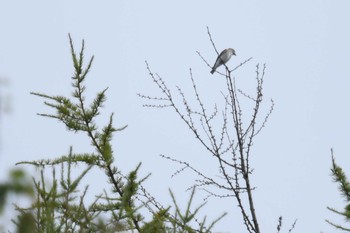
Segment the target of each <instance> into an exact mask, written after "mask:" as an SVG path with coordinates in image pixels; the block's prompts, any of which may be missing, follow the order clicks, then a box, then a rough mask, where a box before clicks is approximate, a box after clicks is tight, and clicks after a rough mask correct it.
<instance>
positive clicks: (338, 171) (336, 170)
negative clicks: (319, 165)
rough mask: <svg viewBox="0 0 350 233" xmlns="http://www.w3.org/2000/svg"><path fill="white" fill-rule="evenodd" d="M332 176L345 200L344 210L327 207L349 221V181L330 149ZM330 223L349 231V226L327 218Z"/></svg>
mask: <svg viewBox="0 0 350 233" xmlns="http://www.w3.org/2000/svg"><path fill="white" fill-rule="evenodd" d="M331 172H332V177H333V181H334V182H336V183H338V185H339V192H340V194H341V195H342V196H343V198H344V201H345V202H347V204H346V206H345V208H344V211H338V210H336V209H334V208H331V207H327V208H328V209H329V210H330V211H332V212H333V213H336V214H338V215H341V216H343V217H344V219H345V221H347V222H348V221H350V183H349V181H348V179H347V177H346V175H345V173H344V171H343V169H342V168H341V167H339V166H338V165H337V164H336V162H335V158H334V156H333V151H332V168H331ZM326 222H328V223H329V224H330V225H332V226H334V227H335V228H337V229H340V230H343V231H349V232H350V227H344V226H342V225H339V224H335V223H333V222H331V221H329V220H326Z"/></svg>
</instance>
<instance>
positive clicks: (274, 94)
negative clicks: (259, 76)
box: [0, 0, 350, 233]
mask: <svg viewBox="0 0 350 233" xmlns="http://www.w3.org/2000/svg"><path fill="white" fill-rule="evenodd" d="M349 9H350V3H349V1H345V0H344V1H324V0H310V1H300V0H295V1H277V0H275V1H272V0H268V1H257V0H256V1H236V0H235V1H155V0H148V1H88V0H77V1H65V0H61V1H44V0H42V1H38V0H34V1H16V0H13V1H5V0H0V30H1V33H0V34H1V36H0V77H1V79H2V80H4V79H5V80H7V82H8V84H7V85H2V86H0V95H1V98H4V96H6V98H7V97H8V96H10V97H11V98H10V100H11V102H10V104H11V108H12V111H11V112H10V113H8V112H5V113H1V115H0V126H1V144H0V145H1V148H0V150H1V151H0V180H4V179H5V177H6V176H7V173H8V171H9V169H11V168H12V167H13V166H14V164H15V163H16V162H18V161H21V160H34V159H41V158H55V157H57V156H59V155H63V154H66V153H67V152H68V150H69V146H71V145H72V146H73V148H74V151H76V152H91V151H92V150H93V149H92V148H91V147H90V145H89V140H88V139H87V138H86V137H85V135H83V134H74V133H71V132H67V131H66V130H65V127H64V126H63V125H61V124H59V123H58V122H57V121H55V120H52V119H45V118H41V117H39V116H37V115H36V113H38V112H50V109H48V108H46V107H45V106H44V105H43V103H42V100H41V99H40V98H37V97H35V96H32V95H30V94H29V93H30V92H31V91H37V92H44V93H47V94H65V95H69V94H70V93H71V91H72V89H71V85H70V77H71V75H72V73H73V67H72V64H71V57H70V51H69V44H68V33H71V35H72V38H73V40H74V43H75V45H76V46H77V48H78V47H79V46H80V41H81V40H82V39H85V41H86V57H89V56H91V55H95V62H94V65H93V67H92V71H91V73H90V76H89V77H88V81H87V92H88V93H90V94H91V95H90V96H93V94H94V93H96V92H97V91H100V90H102V89H104V88H105V87H109V89H108V92H107V95H108V101H107V103H106V107H105V109H104V111H105V112H104V114H102V116H101V117H100V120H101V121H99V123H101V124H103V123H106V122H107V119H108V114H109V113H110V112H114V113H115V125H116V126H124V125H128V128H127V129H126V130H124V131H122V132H120V133H118V134H117V135H116V136H115V137H114V139H113V146H114V150H115V152H116V154H117V158H116V164H117V165H118V166H119V167H121V169H122V170H123V171H125V172H126V171H129V170H130V169H132V168H134V167H135V166H136V165H137V163H138V162H139V161H142V163H143V166H142V169H141V170H142V174H147V173H148V172H151V173H152V176H151V177H150V179H149V180H148V181H147V186H148V187H149V189H150V190H151V192H152V191H153V192H154V194H155V195H156V196H157V197H158V198H159V199H160V200H161V201H164V202H166V201H169V195H168V188H171V189H172V190H173V191H174V192H175V194H176V195H177V196H179V200H183V201H185V200H186V198H187V196H188V195H189V194H188V192H187V193H184V190H185V189H186V188H187V185H188V184H190V181H191V180H193V179H194V178H195V177H194V176H193V175H191V174H190V173H184V174H183V175H182V176H178V177H176V178H173V179H171V178H170V176H171V174H172V172H174V171H175V170H176V169H177V168H178V167H177V166H176V165H175V164H172V163H170V162H169V161H165V160H163V159H161V158H160V157H159V154H165V155H169V156H172V157H174V158H179V159H187V160H189V161H191V162H192V163H193V164H195V165H196V166H197V165H198V166H199V167H201V168H204V169H213V168H212V167H211V166H212V164H211V163H209V162H208V161H209V160H207V159H203V158H204V157H206V156H208V155H205V151H204V150H203V148H201V147H200V145H199V144H198V143H197V142H196V141H195V138H194V136H193V134H191V132H190V131H189V130H188V129H187V128H186V126H185V125H184V124H183V122H181V120H180V119H179V118H178V117H177V116H176V115H175V114H174V112H173V111H171V109H146V108H143V107H142V104H144V103H145V101H144V100H142V99H140V98H138V97H137V95H136V94H137V93H144V94H150V95H158V94H159V90H157V88H155V86H154V85H153V83H152V82H151V80H150V79H149V77H148V72H147V70H146V67H145V62H144V61H145V60H147V61H148V62H149V64H150V66H151V68H152V69H153V70H154V71H156V72H158V73H159V74H160V75H162V77H163V78H164V80H165V81H166V82H167V83H169V86H170V87H175V85H179V86H181V87H183V88H185V89H186V88H187V86H188V85H189V84H190V83H189V68H192V69H193V73H194V77H195V79H196V81H197V83H198V86H199V88H200V92H201V93H202V94H203V95H204V96H205V97H206V98H208V99H213V102H215V101H216V99H215V98H217V96H218V95H217V92H218V90H219V89H220V87H221V86H222V80H220V78H219V77H218V76H217V75H211V74H210V68H209V67H207V66H206V65H205V64H204V63H203V62H202V60H201V59H200V58H199V57H198V55H197V54H196V51H199V52H201V54H202V55H203V56H204V57H205V58H206V59H207V60H208V61H209V62H211V63H214V61H215V59H216V54H215V51H214V50H213V48H212V47H211V44H210V41H209V39H208V36H207V31H206V27H207V26H208V27H209V28H210V30H211V33H212V36H213V38H214V40H215V43H216V46H217V47H218V49H219V50H222V49H225V48H229V47H232V48H234V49H235V50H236V53H237V56H236V57H234V58H233V59H231V61H230V62H229V66H230V67H233V66H235V64H237V63H240V62H242V61H244V60H245V59H247V58H249V57H254V59H253V60H252V61H251V62H250V63H249V64H247V65H246V66H244V67H243V68H241V69H240V70H239V71H237V74H236V78H237V80H238V81H237V82H238V85H241V86H242V87H246V88H249V85H250V84H252V83H253V82H252V80H254V71H255V70H254V69H255V68H254V67H255V65H256V64H257V63H261V64H263V63H266V65H267V71H266V76H265V83H264V84H265V86H264V94H265V97H264V98H265V100H266V101H268V100H269V99H270V98H272V99H274V101H275V104H276V105H275V110H274V112H273V114H272V116H271V118H270V121H269V122H268V124H267V127H266V128H265V129H264V130H263V132H262V133H261V134H260V136H259V137H258V138H257V139H256V141H255V144H254V151H253V152H254V154H253V156H252V163H253V164H254V166H255V171H254V175H253V182H254V185H255V186H257V189H256V191H255V192H254V195H255V198H256V205H257V213H258V217H259V220H260V225H261V228H262V231H263V232H275V231H276V223H277V219H278V217H279V216H280V215H283V217H284V219H285V224H286V225H285V227H287V226H290V225H291V224H292V223H293V221H294V219H298V223H297V225H296V229H295V230H294V232H300V233H304V232H320V231H323V232H333V231H334V230H333V229H332V228H330V226H328V225H327V224H326V223H325V222H324V220H325V219H326V218H330V219H335V220H339V222H341V220H342V219H341V218H334V216H333V214H332V213H330V212H329V211H327V209H326V207H327V206H332V207H337V208H339V209H342V208H343V206H344V204H343V203H342V201H341V198H340V195H339V194H338V192H337V187H336V185H335V184H334V183H332V179H331V177H330V176H329V175H330V170H329V168H330V165H331V156H330V149H331V148H332V147H333V148H334V150H335V155H336V159H337V161H338V163H339V164H341V165H342V166H343V167H344V169H345V171H347V172H348V174H350V168H349V166H348V164H349V162H350V159H349V154H350V149H349V147H348V145H349V140H350V139H349V138H350V137H349V128H350V122H349V119H350V111H349V109H350V106H349V93H350V92H349V86H350V81H349V80H350V79H349V77H348V76H349V53H350V43H349V41H350V33H349V22H350V14H349ZM220 82H221V83H220ZM220 85H221V86H220ZM219 96H220V95H219ZM217 101H220V98H218V99H217ZM267 107H268V106H267ZM265 110H266V108H265ZM77 169H80V168H79V167H78V168H77ZM93 172H94V174H93V175H91V176H89V177H88V179H89V180H88V183H90V184H91V185H93V186H94V187H96V189H100V188H106V187H108V186H107V184H104V183H103V182H101V179H102V178H103V177H104V173H103V172H101V171H98V170H94V171H93ZM99 176H100V177H101V179H100V178H97V177H99ZM211 201H212V202H211V203H210V204H209V205H208V208H207V209H206V211H207V212H206V213H205V214H207V215H208V216H209V217H211V218H215V217H217V216H219V215H220V214H221V213H223V212H224V211H227V212H229V213H230V214H229V215H228V216H227V217H226V218H225V219H224V220H222V221H221V222H220V223H219V224H218V225H217V228H216V230H217V231H221V232H244V227H242V225H241V217H240V216H239V212H238V211H237V209H236V208H235V206H236V204H235V203H234V204H232V202H230V201H229V200H226V201H222V200H220V201H217V200H215V199H212V200H211ZM198 202H200V200H198ZM286 231H287V229H285V232H286Z"/></svg>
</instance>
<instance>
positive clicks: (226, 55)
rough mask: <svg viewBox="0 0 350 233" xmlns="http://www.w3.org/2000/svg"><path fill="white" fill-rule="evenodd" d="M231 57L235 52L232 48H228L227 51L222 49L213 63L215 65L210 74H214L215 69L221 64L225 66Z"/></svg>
mask: <svg viewBox="0 0 350 233" xmlns="http://www.w3.org/2000/svg"><path fill="white" fill-rule="evenodd" d="M232 55H235V56H236V52H235V50H234V49H232V48H228V49H224V50H223V51H222V52H221V53H220V55H219V56H218V58H217V59H216V61H215V64H214V66H213V69H212V70H211V72H210V73H211V74H214V72H215V71H216V69H217V68H218V67H219V66H221V65H222V64H226V62H228V61H229V60H230V59H231V57H232Z"/></svg>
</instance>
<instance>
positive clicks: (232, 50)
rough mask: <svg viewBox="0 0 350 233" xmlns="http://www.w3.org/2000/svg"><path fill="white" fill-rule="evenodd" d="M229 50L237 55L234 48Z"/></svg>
mask: <svg viewBox="0 0 350 233" xmlns="http://www.w3.org/2000/svg"><path fill="white" fill-rule="evenodd" d="M229 50H230V51H231V53H232V54H233V55H235V56H236V51H235V50H234V49H232V48H229Z"/></svg>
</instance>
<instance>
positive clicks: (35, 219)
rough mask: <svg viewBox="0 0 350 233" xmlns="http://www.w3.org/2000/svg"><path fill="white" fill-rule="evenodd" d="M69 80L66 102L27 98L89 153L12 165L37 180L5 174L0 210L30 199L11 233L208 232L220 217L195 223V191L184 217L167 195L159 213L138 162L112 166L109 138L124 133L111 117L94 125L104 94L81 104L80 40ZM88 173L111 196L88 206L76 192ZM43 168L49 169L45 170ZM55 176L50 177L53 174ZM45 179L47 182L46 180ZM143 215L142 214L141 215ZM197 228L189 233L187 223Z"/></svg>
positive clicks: (85, 69)
mask: <svg viewBox="0 0 350 233" xmlns="http://www.w3.org/2000/svg"><path fill="white" fill-rule="evenodd" d="M69 42H70V48H71V54H72V60H73V67H74V71H75V72H74V75H73V77H72V86H73V89H74V90H73V92H72V97H65V96H60V95H55V96H51V95H47V94H42V93H37V92H32V94H33V95H36V96H39V97H41V98H43V99H45V101H44V104H45V105H47V106H49V107H50V108H51V109H53V110H54V113H53V114H52V113H51V114H46V113H44V114H38V115H40V116H44V117H49V118H54V119H57V120H59V121H60V122H62V123H63V124H64V125H65V126H66V127H67V129H68V130H69V131H73V132H83V133H85V134H86V135H87V136H88V138H89V140H90V142H91V145H92V147H93V149H94V151H95V152H93V153H83V154H76V153H74V152H73V148H72V147H71V148H70V149H69V153H68V155H62V156H59V157H58V158H55V159H42V160H38V161H22V162H19V163H17V164H27V165H32V166H35V167H37V168H39V169H40V171H41V173H40V174H41V175H40V177H39V178H33V186H31V185H29V186H28V184H29V183H30V182H25V183H24V182H23V181H22V180H23V174H21V172H19V171H17V172H15V173H14V174H12V175H11V179H12V180H11V181H10V182H9V183H7V184H4V185H2V186H0V208H1V207H3V205H4V202H5V201H4V199H5V196H6V193H7V192H9V191H13V192H17V191H19V190H21V191H22V192H23V190H25V192H27V193H30V194H31V195H33V194H34V195H33V196H34V201H33V203H32V204H31V206H30V207H28V208H23V207H19V206H17V205H15V206H16V209H17V211H18V212H19V214H18V216H17V219H16V220H13V222H14V223H15V224H16V225H17V230H18V231H17V232H25V230H24V229H25V228H23V227H24V226H28V228H27V229H28V231H26V232H43V233H44V232H49V233H51V232H121V231H125V230H129V231H132V232H146V233H148V232H150V233H156V232H162V233H163V232H183V233H184V232H188V233H190V232H211V229H212V227H213V225H214V224H215V223H216V222H217V221H218V220H219V219H221V218H222V217H223V216H224V215H223V216H221V217H220V218H218V219H217V220H215V221H214V222H213V223H212V224H210V225H209V227H205V226H204V225H205V222H206V219H205V218H204V220H203V221H198V219H196V215H197V213H198V211H199V210H200V209H201V208H202V206H203V205H201V206H200V207H198V208H196V209H195V210H194V211H191V210H190V209H191V204H192V200H193V197H194V193H195V191H194V190H193V191H192V193H191V196H190V200H189V202H188V206H187V209H186V211H185V213H181V211H180V209H179V207H178V205H177V203H176V201H175V197H174V195H173V193H172V192H170V194H171V197H172V199H173V203H174V205H175V211H174V214H173V215H172V214H169V210H170V207H168V208H163V207H161V205H157V204H155V203H157V202H156V201H155V200H154V198H153V197H152V196H150V195H149V193H148V192H147V191H145V189H144V188H143V187H142V183H143V182H144V181H145V180H146V179H147V178H148V177H149V175H148V176H146V177H144V178H139V177H138V172H139V169H140V167H141V163H140V164H139V165H138V166H137V167H136V168H135V169H133V170H132V171H130V172H129V173H128V175H123V174H122V172H121V171H120V170H119V169H118V167H117V166H115V165H114V159H113V158H114V157H113V148H112V143H111V140H112V137H113V133H115V132H117V131H121V130H124V129H125V128H126V126H124V127H120V128H115V127H114V126H113V114H111V115H110V117H109V121H108V124H107V125H106V126H104V127H102V129H100V128H99V127H98V125H97V124H96V123H95V119H96V117H97V116H98V115H99V114H100V110H101V108H102V106H103V104H104V102H105V101H106V95H105V93H106V91H107V88H106V89H104V90H103V91H101V92H99V93H97V94H96V96H95V98H94V99H93V101H92V102H91V103H90V104H87V101H86V99H85V96H84V94H85V91H86V87H85V85H84V81H85V79H86V77H87V75H88V73H89V71H90V68H91V66H92V62H93V57H91V59H90V60H89V61H88V63H87V65H86V66H84V41H83V42H82V46H81V50H80V52H79V53H76V51H75V49H74V46H73V42H72V39H71V37H70V36H69ZM72 165H83V166H85V168H84V170H83V171H80V173H79V174H78V175H76V176H75V177H73V175H72ZM92 168H97V169H98V170H100V171H103V172H104V174H105V175H106V178H107V181H108V184H109V185H110V187H111V190H112V191H111V192H110V193H108V192H106V191H102V192H101V193H100V194H99V195H97V196H96V197H95V200H94V201H93V202H92V203H89V204H87V203H86V201H85V197H86V195H87V193H88V190H89V186H86V187H84V189H83V191H81V188H80V186H81V181H82V180H83V179H84V178H85V176H86V174H88V173H89V172H90V171H91V169H92ZM48 169H50V170H49V171H48ZM57 170H58V171H59V175H56V171H57ZM48 174H51V179H50V180H49V179H48ZM141 210H149V212H150V213H151V215H152V217H151V220H150V221H147V220H146V216H144V215H142V214H141V213H140V212H141ZM143 213H144V212H143ZM193 223H194V224H198V226H199V227H198V229H196V230H195V229H194V228H193V227H192V226H190V225H191V224H193Z"/></svg>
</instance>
